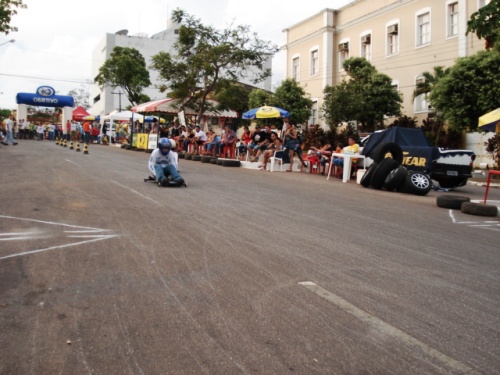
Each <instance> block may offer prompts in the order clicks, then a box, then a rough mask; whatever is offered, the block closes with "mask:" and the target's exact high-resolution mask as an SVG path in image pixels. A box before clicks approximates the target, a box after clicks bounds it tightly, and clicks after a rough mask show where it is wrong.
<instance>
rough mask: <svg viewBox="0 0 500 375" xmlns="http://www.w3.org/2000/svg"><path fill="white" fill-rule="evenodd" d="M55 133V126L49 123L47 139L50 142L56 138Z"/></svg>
mask: <svg viewBox="0 0 500 375" xmlns="http://www.w3.org/2000/svg"><path fill="white" fill-rule="evenodd" d="M55 131H56V126H55V125H54V124H53V123H52V122H51V123H50V124H49V139H50V140H51V141H54V140H55V139H56V137H55Z"/></svg>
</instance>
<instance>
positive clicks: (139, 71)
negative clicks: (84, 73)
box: [95, 47, 151, 105]
mask: <svg viewBox="0 0 500 375" xmlns="http://www.w3.org/2000/svg"><path fill="white" fill-rule="evenodd" d="M95 82H96V83H98V84H99V86H100V87H101V88H103V87H104V86H111V87H113V88H116V87H121V88H122V89H123V90H124V91H125V93H126V95H127V98H128V100H129V101H130V102H131V103H132V104H133V105H136V104H139V103H140V102H141V98H142V95H143V94H142V90H143V89H144V88H145V87H148V86H149V85H151V81H150V80H149V72H148V70H147V68H146V61H145V60H144V56H142V55H141V53H140V52H139V51H138V50H136V49H135V48H126V47H115V48H113V52H112V53H111V57H110V58H109V59H107V60H106V61H105V62H104V65H103V66H101V67H100V68H99V74H98V75H97V77H96V79H95Z"/></svg>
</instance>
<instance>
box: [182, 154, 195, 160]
mask: <svg viewBox="0 0 500 375" xmlns="http://www.w3.org/2000/svg"><path fill="white" fill-rule="evenodd" d="M192 157H193V154H185V155H184V159H186V160H192V159H191V158H192Z"/></svg>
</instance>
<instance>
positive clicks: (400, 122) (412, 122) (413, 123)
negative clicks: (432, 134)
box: [388, 115, 418, 129]
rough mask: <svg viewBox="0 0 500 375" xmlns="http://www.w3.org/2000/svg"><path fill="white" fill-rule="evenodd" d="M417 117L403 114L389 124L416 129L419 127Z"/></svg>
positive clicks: (390, 126)
mask: <svg viewBox="0 0 500 375" xmlns="http://www.w3.org/2000/svg"><path fill="white" fill-rule="evenodd" d="M417 125H418V123H417V119H416V117H409V116H406V115H404V116H401V117H398V118H396V119H395V120H394V121H393V123H392V124H390V125H389V126H388V128H392V127H394V126H398V127H400V128H411V129H415V128H416V127H417Z"/></svg>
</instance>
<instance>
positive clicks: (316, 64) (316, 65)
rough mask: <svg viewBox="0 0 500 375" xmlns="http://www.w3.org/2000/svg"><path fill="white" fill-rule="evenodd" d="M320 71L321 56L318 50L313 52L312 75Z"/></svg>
mask: <svg viewBox="0 0 500 375" xmlns="http://www.w3.org/2000/svg"><path fill="white" fill-rule="evenodd" d="M318 73H319V58H318V50H314V51H312V52H311V75H312V76H314V75H316V74H318Z"/></svg>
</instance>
